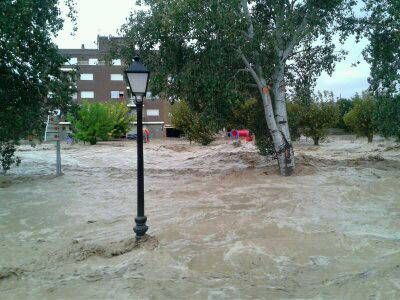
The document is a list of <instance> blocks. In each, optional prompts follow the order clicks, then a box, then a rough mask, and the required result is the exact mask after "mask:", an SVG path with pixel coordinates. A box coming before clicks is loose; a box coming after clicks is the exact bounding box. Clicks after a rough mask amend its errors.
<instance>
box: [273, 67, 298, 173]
mask: <svg viewBox="0 0 400 300" xmlns="http://www.w3.org/2000/svg"><path fill="white" fill-rule="evenodd" d="M284 69H285V65H284V63H283V62H280V63H279V64H278V66H277V67H276V69H275V72H274V73H275V74H274V76H273V81H274V82H273V93H274V100H275V120H276V124H277V127H278V130H279V132H280V133H281V134H282V135H283V140H284V142H285V145H286V147H285V153H284V155H283V156H284V158H282V160H283V159H284V160H285V169H286V173H289V174H288V175H290V174H291V173H293V171H294V151H293V146H292V140H291V138H290V131H289V123H288V119H287V111H286V101H285V86H284ZM278 161H279V156H278ZM280 164H281V163H280ZM281 169H282V167H281ZM282 175H283V174H282Z"/></svg>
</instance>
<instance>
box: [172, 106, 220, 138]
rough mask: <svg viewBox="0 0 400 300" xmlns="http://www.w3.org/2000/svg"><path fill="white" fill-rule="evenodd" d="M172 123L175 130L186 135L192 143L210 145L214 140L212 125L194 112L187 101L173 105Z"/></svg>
mask: <svg viewBox="0 0 400 300" xmlns="http://www.w3.org/2000/svg"><path fill="white" fill-rule="evenodd" d="M171 122H172V124H173V125H174V126H175V128H177V129H179V130H182V131H183V132H184V133H185V135H186V138H187V139H188V140H189V141H190V142H192V141H195V142H198V143H200V144H202V145H208V144H210V143H211V142H212V141H213V140H214V133H215V132H214V130H213V127H212V125H211V124H210V123H209V122H206V121H205V120H204V119H202V118H201V116H200V114H198V113H196V112H194V111H193V110H192V109H191V108H190V107H189V105H188V103H187V102H186V101H177V102H175V103H174V105H172V108H171Z"/></svg>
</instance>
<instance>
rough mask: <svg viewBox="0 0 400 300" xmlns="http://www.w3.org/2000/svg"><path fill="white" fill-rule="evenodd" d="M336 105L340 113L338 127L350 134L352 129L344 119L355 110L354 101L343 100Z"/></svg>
mask: <svg viewBox="0 0 400 300" xmlns="http://www.w3.org/2000/svg"><path fill="white" fill-rule="evenodd" d="M336 105H337V107H338V113H339V118H338V122H337V127H338V128H340V129H344V130H345V131H346V132H350V131H351V128H350V127H349V126H347V125H346V123H345V122H344V120H343V118H344V116H345V115H346V114H347V113H348V112H349V111H350V110H351V109H352V108H353V101H352V100H350V99H344V98H342V99H339V100H338V101H337V102H336Z"/></svg>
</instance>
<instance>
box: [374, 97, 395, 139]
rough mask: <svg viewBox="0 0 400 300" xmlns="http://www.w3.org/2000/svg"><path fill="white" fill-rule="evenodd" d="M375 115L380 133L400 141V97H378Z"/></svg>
mask: <svg viewBox="0 0 400 300" xmlns="http://www.w3.org/2000/svg"><path fill="white" fill-rule="evenodd" d="M374 115H375V124H376V127H377V130H378V131H379V133H381V134H382V135H383V136H385V137H390V136H393V137H396V138H397V140H398V141H400V95H397V96H394V97H390V96H381V97H378V99H377V101H376V110H375V114H374Z"/></svg>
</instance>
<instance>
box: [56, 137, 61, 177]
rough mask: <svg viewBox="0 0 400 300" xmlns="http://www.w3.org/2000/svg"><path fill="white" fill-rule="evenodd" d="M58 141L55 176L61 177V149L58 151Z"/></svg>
mask: <svg viewBox="0 0 400 300" xmlns="http://www.w3.org/2000/svg"><path fill="white" fill-rule="evenodd" d="M60 148H61V147H60V139H58V140H57V159H56V174H57V176H60V175H61V149H60Z"/></svg>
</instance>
